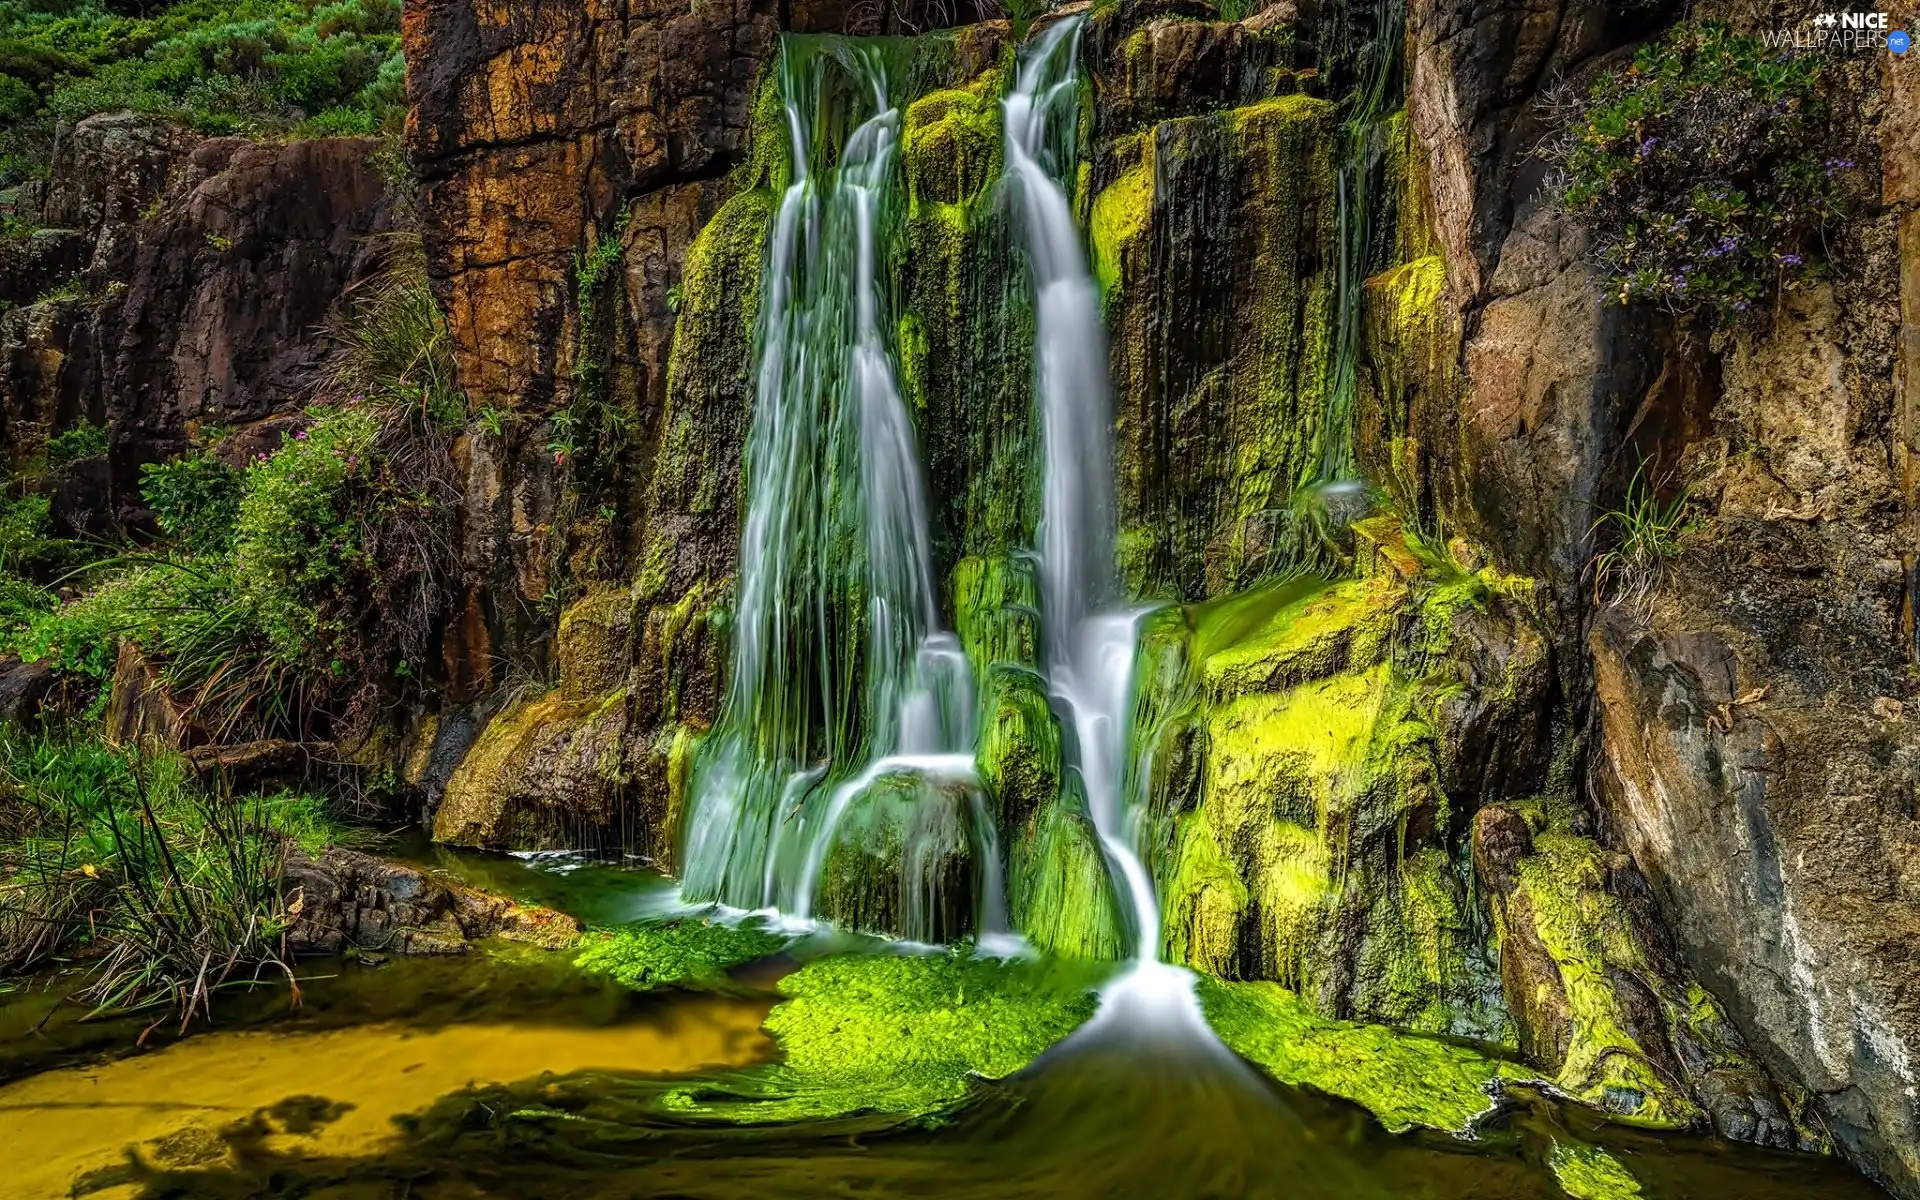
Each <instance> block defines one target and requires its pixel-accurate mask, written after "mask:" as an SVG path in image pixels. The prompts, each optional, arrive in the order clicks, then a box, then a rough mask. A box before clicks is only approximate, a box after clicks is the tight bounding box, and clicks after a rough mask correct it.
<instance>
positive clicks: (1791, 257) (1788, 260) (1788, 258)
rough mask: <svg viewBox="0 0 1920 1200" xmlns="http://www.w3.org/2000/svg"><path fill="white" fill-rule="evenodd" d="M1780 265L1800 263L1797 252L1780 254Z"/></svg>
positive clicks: (1791, 265)
mask: <svg viewBox="0 0 1920 1200" xmlns="http://www.w3.org/2000/svg"><path fill="white" fill-rule="evenodd" d="M1780 265H1781V266H1783V267H1797V266H1799V265H1800V256H1799V255H1798V254H1782V255H1781V256H1780Z"/></svg>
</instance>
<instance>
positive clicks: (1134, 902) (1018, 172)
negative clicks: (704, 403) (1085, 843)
mask: <svg viewBox="0 0 1920 1200" xmlns="http://www.w3.org/2000/svg"><path fill="white" fill-rule="evenodd" d="M1080 30H1081V23H1080V20H1079V19H1078V18H1069V19H1067V20H1063V21H1059V22H1056V23H1055V24H1054V25H1053V26H1052V27H1050V28H1049V29H1047V30H1046V31H1045V32H1043V33H1042V34H1041V35H1040V37H1039V38H1038V39H1037V41H1035V42H1034V43H1033V44H1032V45H1031V46H1030V47H1029V48H1028V50H1027V52H1026V53H1025V54H1024V55H1023V57H1022V59H1021V62H1020V70H1019V75H1018V78H1017V80H1016V83H1015V86H1014V89H1013V91H1012V92H1011V93H1010V94H1009V95H1008V96H1007V99H1006V139H1007V140H1006V157H1007V170H1008V172H1009V173H1010V174H1011V175H1012V177H1013V178H1014V180H1015V181H1016V183H1017V185H1018V190H1019V198H1020V209H1021V217H1022V220H1021V223H1020V225H1021V232H1022V235H1023V238H1024V244H1025V247H1026V251H1027V258H1028V261H1029V264H1030V267H1031V270H1032V274H1033V285H1034V290H1035V293H1036V295H1035V314H1036V320H1035V328H1034V356H1035V367H1034V374H1035V386H1036V389H1037V393H1038V396H1039V403H1040V416H1041V436H1042V440H1043V445H1044V451H1045V456H1046V457H1045V481H1044V485H1043V491H1042V499H1041V514H1040V539H1039V540H1040V599H1041V615H1042V617H1043V619H1044V622H1045V630H1046V632H1045V639H1044V643H1045V645H1044V649H1045V660H1046V668H1047V681H1048V687H1049V689H1050V691H1051V693H1052V696H1053V699H1054V701H1055V703H1056V704H1057V705H1058V706H1059V707H1060V708H1061V709H1062V710H1064V712H1065V713H1066V714H1067V717H1068V719H1069V720H1070V722H1071V724H1072V726H1073V730H1074V734H1075V737H1074V746H1075V750H1074V762H1073V765H1074V767H1075V768H1076V769H1077V770H1078V772H1079V775H1080V781H1081V786H1082V787H1083V788H1084V790H1085V794H1086V801H1087V809H1088V815H1089V816H1090V817H1091V818H1092V820H1093V825H1094V828H1095V830H1096V831H1097V832H1098V834H1099V836H1100V843H1101V848H1102V850H1103V852H1104V854H1105V857H1106V859H1107V862H1108V865H1109V868H1110V870H1111V872H1112V874H1114V875H1115V876H1116V877H1117V879H1118V881H1119V882H1120V883H1121V884H1123V885H1124V887H1125V892H1126V900H1127V902H1128V904H1129V906H1130V914H1129V915H1130V917H1131V920H1132V923H1133V932H1134V941H1135V954H1136V956H1137V957H1138V958H1139V959H1140V961H1141V962H1142V963H1148V962H1152V961H1153V960H1154V959H1155V958H1156V957H1157V951H1158V947H1159V940H1160V908H1159V904H1158V902H1157V901H1156V900H1155V898H1154V892H1153V880H1152V878H1151V877H1150V876H1149V875H1148V874H1147V869H1146V866H1145V864H1143V863H1142V862H1141V860H1140V854H1139V851H1138V849H1137V840H1138V835H1139V829H1138V823H1139V822H1138V814H1137V813H1135V812H1134V811H1133V806H1131V805H1129V804H1128V803H1127V734H1128V727H1129V724H1130V717H1131V713H1132V707H1133V661H1134V648H1135V641H1136V633H1137V630H1136V625H1137V623H1138V615H1139V614H1138V613H1135V612H1128V611H1119V610H1115V609H1113V607H1112V605H1113V603H1114V600H1115V598H1116V597H1117V595H1118V593H1119V586H1118V579H1117V576H1116V573H1115V570H1114V559H1113V542H1114V537H1115V533H1116V529H1117V518H1116V515H1115V512H1114V483H1113V444H1112V437H1111V434H1110V432H1109V425H1110V424H1111V422H1112V420H1113V402H1112V397H1111V394H1110V387H1109V384H1108V378H1107V338H1106V330H1105V327H1104V326H1103V325H1102V324H1101V320H1100V295H1099V289H1098V287H1097V286H1096V284H1095V283H1094V280H1093V273H1092V271H1090V270H1089V269H1088V266H1087V253H1086V247H1085V245H1084V243H1083V241H1082V238H1081V233H1080V227H1079V226H1078V225H1077V224H1076V223H1075V222H1074V219H1073V210H1072V206H1071V205H1070V204H1069V203H1068V200H1067V192H1066V188H1065V186H1064V184H1063V182H1062V181H1063V179H1065V178H1066V177H1067V173H1068V172H1069V171H1070V170H1071V168H1072V165H1073V162H1074V150H1075V142H1076V139H1077V135H1078V122H1079V115H1080V108H1079V86H1080V75H1079V59H1080Z"/></svg>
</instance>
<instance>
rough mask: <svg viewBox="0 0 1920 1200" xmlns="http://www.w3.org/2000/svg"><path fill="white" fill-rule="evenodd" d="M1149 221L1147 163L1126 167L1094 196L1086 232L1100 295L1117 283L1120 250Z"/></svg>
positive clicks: (1150, 194)
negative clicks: (1091, 249) (1091, 245)
mask: <svg viewBox="0 0 1920 1200" xmlns="http://www.w3.org/2000/svg"><path fill="white" fill-rule="evenodd" d="M1152 223H1153V170H1152V168H1151V166H1150V165H1148V164H1146V163H1136V164H1135V165H1134V166H1132V167H1130V168H1128V169H1127V171H1126V172H1125V173H1124V174H1122V175H1121V176H1120V178H1118V179H1116V180H1114V181H1113V182H1112V183H1110V184H1108V185H1107V186H1106V187H1104V188H1102V189H1101V190H1100V194H1099V195H1097V196H1095V197H1094V198H1093V220H1092V222H1091V226H1090V228H1089V229H1088V231H1087V232H1088V237H1089V240H1090V241H1091V242H1092V244H1093V275H1094V278H1095V279H1097V280H1098V281H1099V282H1100V291H1101V293H1102V294H1103V295H1104V294H1109V293H1111V292H1113V291H1114V289H1116V288H1117V287H1119V286H1120V277H1121V255H1122V253H1123V252H1124V251H1125V250H1126V248H1127V246H1128V245H1129V244H1130V243H1131V242H1133V240H1134V239H1135V238H1138V237H1139V236H1140V235H1141V234H1143V233H1145V232H1146V231H1147V229H1148V228H1149V227H1150V226H1151V225H1152Z"/></svg>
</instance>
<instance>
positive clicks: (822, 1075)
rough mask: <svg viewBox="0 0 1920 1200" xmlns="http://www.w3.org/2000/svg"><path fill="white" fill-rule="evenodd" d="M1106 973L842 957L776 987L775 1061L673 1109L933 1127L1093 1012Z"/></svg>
mask: <svg viewBox="0 0 1920 1200" xmlns="http://www.w3.org/2000/svg"><path fill="white" fill-rule="evenodd" d="M1105 975H1106V971H1105V969H1103V968H1100V967H1095V966H1090V965H1087V964H1075V963H1068V962H1062V961H1059V960H1041V961H1021V960H1013V961H1003V960H999V959H990V958H975V957H971V956H968V955H967V954H965V953H964V952H954V953H950V954H941V955H898V956H842V957H837V958H827V959H821V960H819V961H816V962H812V963H809V964H807V965H806V966H805V967H803V968H801V969H800V970H799V971H796V972H794V973H793V974H792V975H789V976H787V977H786V978H785V979H783V980H781V981H780V992H781V995H782V996H784V997H785V999H784V1000H783V1001H782V1002H781V1003H780V1004H779V1005H778V1006H777V1007H775V1008H774V1010H773V1012H772V1013H771V1014H769V1015H768V1017H767V1020H766V1026H765V1028H766V1030H767V1032H768V1033H770V1034H772V1035H773V1036H774V1038H775V1039H776V1040H777V1041H778V1042H779V1043H780V1048H781V1051H782V1060H781V1061H780V1062H779V1063H776V1064H773V1065H771V1066H768V1067H764V1068H761V1069H758V1070H755V1071H751V1072H743V1073H739V1074H737V1075H735V1076H734V1077H733V1078H732V1079H730V1080H729V1081H728V1082H727V1083H726V1084H725V1085H724V1086H723V1087H703V1088H701V1089H698V1090H697V1091H696V1090H693V1089H688V1090H686V1091H682V1092H678V1093H675V1094H673V1095H670V1096H669V1097H668V1098H667V1103H666V1107H667V1108H668V1109H669V1110H671V1111H676V1112H680V1113H684V1114H690V1115H698V1116H704V1117H709V1118H721V1119H725V1120H729V1121H735V1122H741V1123H762V1122H777V1121H792V1120H809V1119H811V1120H824V1119H828V1118H833V1117H843V1116H850V1115H853V1114H856V1113H885V1114H894V1115H899V1116H907V1117H914V1118H918V1119H921V1120H928V1121H937V1120H939V1119H941V1118H943V1117H945V1116H947V1115H949V1114H951V1113H953V1112H955V1111H956V1110H958V1109H959V1108H960V1107H961V1106H962V1105H964V1104H965V1103H966V1101H967V1100H968V1099H969V1098H970V1097H972V1096H973V1095H974V1094H975V1089H976V1088H977V1087H978V1081H980V1080H982V1079H1004V1078H1006V1077H1007V1076H1009V1075H1012V1074H1013V1073H1014V1072H1016V1071H1019V1070H1021V1069H1022V1068H1024V1067H1026V1066H1027V1065H1028V1064H1029V1063H1031V1062H1033V1060H1034V1059H1036V1058H1038V1057H1040V1055H1041V1054H1042V1053H1043V1052H1044V1051H1045V1050H1046V1049H1047V1048H1048V1047H1049V1046H1052V1045H1054V1044H1055V1043H1057V1042H1059V1041H1060V1040H1061V1039H1063V1038H1065V1037H1066V1036H1067V1035H1068V1034H1070V1033H1072V1032H1073V1031H1074V1030H1075V1029H1077V1028H1079V1027H1080V1025H1082V1024H1083V1023H1085V1021H1086V1020H1087V1019H1088V1018H1089V1017H1091V1016H1092V1015H1093V1012H1094V1009H1095V1007H1096V1004H1097V1001H1096V998H1095V995H1094V991H1093V989H1094V988H1095V987H1097V986H1098V985H1099V984H1100V983H1101V982H1102V980H1103V979H1104V978H1105Z"/></svg>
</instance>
